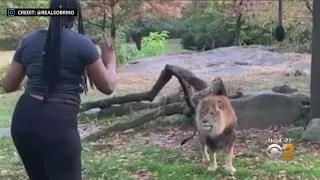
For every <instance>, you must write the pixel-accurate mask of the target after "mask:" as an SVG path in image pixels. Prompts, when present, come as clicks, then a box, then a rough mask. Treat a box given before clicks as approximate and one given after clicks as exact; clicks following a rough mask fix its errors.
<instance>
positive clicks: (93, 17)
mask: <svg viewBox="0 0 320 180" xmlns="http://www.w3.org/2000/svg"><path fill="white" fill-rule="evenodd" d="M182 4H185V2H181V1H165V0H163V1H149V0H134V1H130V0H95V1H91V0H86V1H84V2H83V5H84V6H85V17H86V20H85V22H86V23H88V24H89V25H92V26H95V27H98V28H100V29H101V30H102V31H104V32H105V31H106V30H107V29H110V35H111V37H113V38H115V37H116V30H117V29H118V28H119V26H121V25H125V24H129V23H130V22H133V21H134V20H136V19H142V18H153V17H156V16H181V13H180V7H181V5H182ZM147 11H149V12H148V13H147Z"/></svg>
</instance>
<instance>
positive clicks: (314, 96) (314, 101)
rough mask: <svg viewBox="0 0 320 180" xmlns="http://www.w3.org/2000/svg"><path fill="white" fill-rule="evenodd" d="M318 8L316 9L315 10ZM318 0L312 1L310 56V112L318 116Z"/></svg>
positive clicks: (319, 18) (319, 5) (319, 114)
mask: <svg viewBox="0 0 320 180" xmlns="http://www.w3.org/2000/svg"><path fill="white" fill-rule="evenodd" d="M317 10H318V11H317ZM319 10H320V1H318V0H314V1H313V18H312V23H313V28H312V57H311V87H310V90H311V114H312V118H320V83H319V79H320V71H319V68H320V51H319V47H320V33H319V32H320V12H319Z"/></svg>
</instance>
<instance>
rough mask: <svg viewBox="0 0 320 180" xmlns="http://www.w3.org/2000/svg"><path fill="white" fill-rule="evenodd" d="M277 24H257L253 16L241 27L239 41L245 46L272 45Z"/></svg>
mask: <svg viewBox="0 0 320 180" xmlns="http://www.w3.org/2000/svg"><path fill="white" fill-rule="evenodd" d="M275 28H276V23H273V22H268V23H266V24H265V25H264V26H261V25H259V24H257V23H256V22H255V21H254V18H252V16H251V17H250V16H249V17H248V19H247V20H246V21H245V23H244V24H243V25H242V26H241V32H240V37H239V41H240V43H241V44H243V45H253V44H261V45H271V44H272V43H273V42H274V40H275V38H274V37H275Z"/></svg>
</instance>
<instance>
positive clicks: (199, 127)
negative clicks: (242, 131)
mask: <svg viewBox="0 0 320 180" xmlns="http://www.w3.org/2000/svg"><path fill="white" fill-rule="evenodd" d="M195 122H196V129H195V131H194V133H193V134H192V135H191V136H190V137H189V138H187V139H185V140H183V141H182V142H181V145H183V144H184V143H186V142H187V141H188V140H189V139H191V138H192V137H193V136H194V135H195V134H196V132H198V134H199V139H200V146H201V153H202V161H203V162H209V163H210V164H209V167H208V169H207V170H208V171H215V170H216V169H217V162H216V151H217V150H222V149H224V150H225V152H226V164H225V166H224V167H225V168H226V170H228V171H230V172H231V173H234V172H236V169H235V168H234V167H233V164H232V160H233V149H234V145H235V140H236V133H235V129H236V126H237V116H236V114H235V112H234V110H233V107H232V105H231V102H230V100H229V98H228V97H227V96H223V95H212V94H209V95H208V96H206V97H204V98H202V99H200V100H199V102H198V103H197V105H196V109H195Z"/></svg>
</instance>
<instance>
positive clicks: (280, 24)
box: [278, 0, 282, 26]
mask: <svg viewBox="0 0 320 180" xmlns="http://www.w3.org/2000/svg"><path fill="white" fill-rule="evenodd" d="M278 1H279V6H278V18H279V26H282V0H278Z"/></svg>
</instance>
